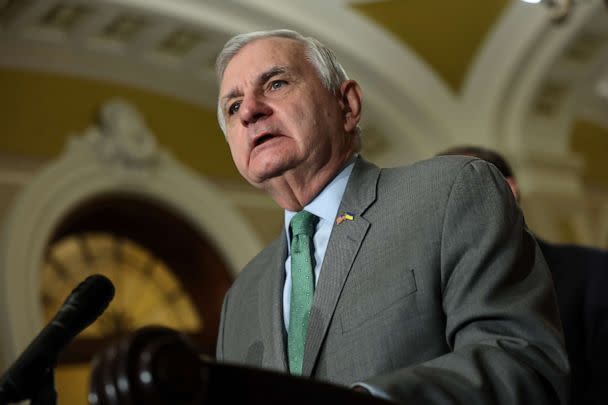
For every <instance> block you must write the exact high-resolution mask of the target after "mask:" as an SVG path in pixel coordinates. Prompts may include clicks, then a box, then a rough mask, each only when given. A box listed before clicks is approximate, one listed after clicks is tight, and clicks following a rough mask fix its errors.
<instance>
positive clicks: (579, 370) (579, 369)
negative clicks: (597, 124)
mask: <svg viewBox="0 0 608 405" xmlns="http://www.w3.org/2000/svg"><path fill="white" fill-rule="evenodd" d="M441 154H442V155H445V154H460V155H469V156H476V157H479V158H481V159H484V160H486V161H488V162H490V163H492V164H494V165H495V166H496V167H497V168H498V169H499V170H500V172H501V173H502V174H503V176H504V177H505V179H506V180H507V181H508V183H509V185H510V186H511V190H512V192H513V194H514V196H515V197H516V198H517V199H519V189H518V184H517V181H516V178H515V176H514V174H513V171H512V169H511V167H510V166H509V164H508V163H507V162H506V160H505V159H504V158H503V157H502V156H501V155H500V154H498V153H496V152H495V151H492V150H488V149H485V148H480V147H477V146H459V147H454V148H451V149H449V150H447V151H446V152H443V153H441ZM537 241H538V245H539V246H540V249H541V251H542V252H543V255H544V257H545V260H546V261H547V264H548V265H549V269H550V270H551V274H552V275H553V281H554V283H555V289H556V291H557V301H558V305H559V311H560V315H561V319H562V324H563V327H564V335H565V338H566V349H567V351H568V357H569V359H570V366H571V369H572V381H571V383H572V395H571V401H570V403H571V404H573V405H575V404H608V251H605V250H601V249H594V248H589V247H583V246H576V245H562V244H553V243H549V242H546V241H544V240H541V239H538V238H537Z"/></svg>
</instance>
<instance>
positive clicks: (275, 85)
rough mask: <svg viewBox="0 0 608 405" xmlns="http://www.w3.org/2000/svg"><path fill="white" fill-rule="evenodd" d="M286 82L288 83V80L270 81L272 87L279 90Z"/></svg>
mask: <svg viewBox="0 0 608 405" xmlns="http://www.w3.org/2000/svg"><path fill="white" fill-rule="evenodd" d="M285 84H287V82H286V81H285V80H274V81H273V82H272V83H270V88H271V89H272V90H278V89H280V88H281V87H283V86H284V85H285Z"/></svg>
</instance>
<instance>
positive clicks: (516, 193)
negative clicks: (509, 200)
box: [505, 177, 519, 202]
mask: <svg viewBox="0 0 608 405" xmlns="http://www.w3.org/2000/svg"><path fill="white" fill-rule="evenodd" d="M505 179H506V180H507V183H508V184H509V188H511V192H512V193H513V197H515V201H517V202H519V185H518V184H517V181H515V178H514V177H506V178H505Z"/></svg>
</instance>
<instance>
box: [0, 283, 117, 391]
mask: <svg viewBox="0 0 608 405" xmlns="http://www.w3.org/2000/svg"><path fill="white" fill-rule="evenodd" d="M112 298H114V285H112V282H111V281H110V280H109V279H108V278H107V277H104V276H102V275H100V274H95V275H92V276H89V277H87V278H86V279H85V280H84V281H83V282H81V283H80V284H78V286H77V287H76V288H75V289H74V290H73V291H72V293H71V294H70V295H69V296H68V298H67V299H66V300H65V302H64V303H63V305H62V306H61V308H60V309H59V311H58V312H57V315H55V317H54V318H53V320H52V321H51V322H50V323H49V324H48V325H47V326H45V327H44V329H42V331H41V332H40V333H39V334H38V336H36V338H35V339H34V340H33V341H32V343H30V345H29V346H28V347H27V348H26V349H25V351H24V352H23V353H21V355H20V356H19V357H18V358H17V360H15V362H14V363H13V365H12V366H11V367H10V368H9V369H8V370H7V371H6V372H5V373H4V375H3V376H2V378H1V379H0V403H2V402H3V401H6V402H14V401H21V400H24V399H31V398H30V396H31V395H32V394H33V392H32V391H33V390H34V389H35V388H36V387H38V386H39V385H40V384H42V383H43V378H44V377H45V375H46V374H47V373H48V372H49V370H50V369H51V368H53V367H54V366H55V363H56V362H57V357H58V356H59V354H60V353H61V351H62V350H63V349H64V348H65V347H66V346H67V345H68V343H70V341H71V340H72V339H74V337H76V335H78V334H79V333H80V332H81V331H82V330H83V329H84V328H86V327H87V326H89V325H90V324H92V323H93V322H94V321H95V320H96V319H97V317H99V315H101V314H102V313H103V311H105V309H106V308H107V307H108V304H109V303H110V301H112Z"/></svg>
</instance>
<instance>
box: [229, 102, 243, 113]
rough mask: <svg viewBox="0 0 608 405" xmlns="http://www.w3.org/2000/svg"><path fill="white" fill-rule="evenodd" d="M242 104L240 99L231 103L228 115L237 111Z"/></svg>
mask: <svg viewBox="0 0 608 405" xmlns="http://www.w3.org/2000/svg"><path fill="white" fill-rule="evenodd" d="M240 106H241V102H240V101H236V102H234V103H232V104H230V107H228V115H232V114H234V113H236V112H237V111H238V110H239V107H240Z"/></svg>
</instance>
